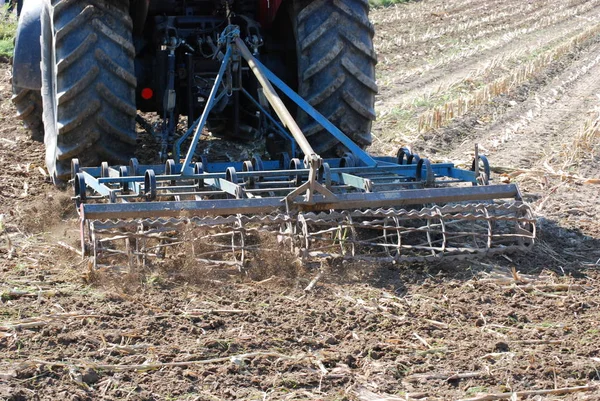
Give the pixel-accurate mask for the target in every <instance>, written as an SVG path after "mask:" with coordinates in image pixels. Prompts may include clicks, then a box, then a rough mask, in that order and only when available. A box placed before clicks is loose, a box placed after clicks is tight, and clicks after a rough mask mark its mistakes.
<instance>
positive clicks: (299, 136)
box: [234, 38, 316, 156]
mask: <svg viewBox="0 0 600 401" xmlns="http://www.w3.org/2000/svg"><path fill="white" fill-rule="evenodd" d="M234 42H235V44H236V46H237V48H238V50H239V51H240V54H241V55H242V57H244V59H245V60H246V62H247V63H248V65H249V66H250V69H251V70H252V72H253V73H254V75H255V76H256V79H257V80H258V82H259V83H260V85H261V86H262V87H263V91H264V93H265V96H266V98H267V100H268V101H269V103H270V104H271V107H273V110H275V113H277V116H279V119H280V120H281V121H282V122H283V125H284V126H286V127H287V129H289V130H290V133H291V134H292V136H293V137H294V139H295V140H296V143H298V146H299V147H300V149H301V150H302V152H303V153H304V155H305V156H311V155H316V153H315V151H314V150H313V148H312V146H311V145H310V143H309V142H308V139H306V137H305V136H304V134H303V133H302V130H301V129H300V127H298V124H296V121H295V120H294V117H292V115H291V114H290V112H289V111H288V109H287V108H286V107H285V105H284V104H283V100H281V98H280V97H279V95H278V94H277V92H275V89H274V88H273V86H272V85H271V82H269V80H268V79H267V78H266V77H265V75H264V74H263V71H262V70H261V68H260V67H259V66H258V64H257V60H256V59H255V58H254V56H253V55H252V53H251V52H250V50H248V48H247V47H246V44H245V43H244V41H243V40H241V39H240V38H235V40H234Z"/></svg>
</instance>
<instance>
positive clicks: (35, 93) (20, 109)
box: [11, 86, 44, 142]
mask: <svg viewBox="0 0 600 401" xmlns="http://www.w3.org/2000/svg"><path fill="white" fill-rule="evenodd" d="M12 90H13V96H12V99H11V100H12V102H13V104H14V105H15V108H16V109H17V118H18V119H19V120H22V121H23V126H24V127H25V129H26V130H28V131H29V134H30V136H31V139H32V140H34V141H36V142H44V123H43V122H42V95H41V94H40V91H39V90H34V89H26V88H19V87H18V86H13V88H12Z"/></svg>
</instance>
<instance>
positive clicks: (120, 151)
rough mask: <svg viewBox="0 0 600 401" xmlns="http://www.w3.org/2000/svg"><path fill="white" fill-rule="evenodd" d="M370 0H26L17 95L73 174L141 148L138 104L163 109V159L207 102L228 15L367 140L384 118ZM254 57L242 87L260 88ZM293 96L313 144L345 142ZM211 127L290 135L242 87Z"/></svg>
mask: <svg viewBox="0 0 600 401" xmlns="http://www.w3.org/2000/svg"><path fill="white" fill-rule="evenodd" d="M368 11H369V4H368V2H367V1H366V0H344V1H341V0H316V1H312V0H160V1H159V0H44V1H33V0H28V1H26V2H25V5H24V8H23V11H22V13H21V17H20V19H19V25H18V32H17V38H16V49H15V55H14V64H13V102H14V104H15V106H16V109H17V113H18V116H19V118H21V119H22V120H23V121H24V125H25V127H26V128H27V129H29V130H30V132H31V136H32V138H33V139H36V140H39V141H43V142H44V144H45V148H46V165H47V167H48V170H49V172H50V174H51V175H52V176H53V177H54V178H55V180H65V179H67V178H68V177H69V174H70V172H71V169H70V164H71V159H73V158H78V159H79V161H80V163H81V165H82V166H94V165H99V164H100V162H102V161H107V162H108V163H109V164H111V165H116V164H124V163H126V162H127V161H128V160H129V158H130V157H132V156H133V155H134V151H135V148H136V144H137V142H136V119H137V121H138V122H140V123H142V126H145V127H148V124H143V122H144V121H143V118H142V117H141V115H140V114H138V113H139V112H144V113H149V112H150V113H152V112H154V113H157V114H158V115H159V116H160V117H161V118H162V124H160V126H158V127H156V129H155V131H157V132H153V133H154V135H156V136H157V137H158V138H159V139H160V142H161V143H162V146H161V150H160V153H161V157H162V158H163V159H166V158H167V157H168V154H169V150H168V149H169V146H170V145H171V144H172V142H173V138H174V136H175V134H176V130H177V124H178V121H179V117H180V116H187V121H188V126H191V125H192V123H193V121H194V120H195V119H196V118H197V117H198V116H199V115H200V114H201V113H202V111H203V110H204V108H205V106H206V100H207V98H208V95H209V92H210V89H211V87H212V86H213V83H214V80H215V77H216V74H217V71H218V69H219V65H220V61H221V59H222V57H223V53H222V52H221V51H220V50H219V48H218V41H219V35H220V33H221V32H222V31H223V29H224V28H225V27H226V26H227V25H230V24H235V25H236V26H239V28H240V37H241V39H242V40H243V41H244V42H245V43H246V44H247V45H248V47H249V48H250V49H251V51H252V53H253V54H254V56H255V57H257V59H259V60H261V61H262V62H263V64H264V65H266V66H267V67H268V68H270V69H271V70H272V71H274V72H275V73H276V74H277V75H278V76H279V77H281V78H282V79H283V80H284V81H285V82H286V84H288V85H289V86H290V87H291V88H292V89H293V90H294V91H296V92H298V93H299V94H300V96H302V97H303V98H305V99H307V100H308V101H309V103H310V104H311V105H312V106H314V107H315V108H316V109H317V110H318V111H319V112H320V113H321V114H323V115H324V116H325V117H326V118H327V119H329V120H330V121H331V122H332V123H334V124H335V125H336V126H337V127H338V128H340V129H341V130H342V131H343V132H344V133H345V134H346V135H347V136H349V137H350V138H351V139H352V140H353V141H354V142H355V143H356V144H358V145H359V146H360V147H361V148H365V147H366V146H368V145H369V144H370V143H371V134H370V129H371V123H372V121H373V120H374V119H375V112H374V98H375V94H376V92H377V84H376V83H375V64H376V55H375V52H374V50H373V41H372V39H373V34H374V30H373V26H372V24H371V23H370V22H369V19H368ZM250 75H251V74H250V73H249V71H248V69H247V68H246V69H240V71H239V72H238V73H236V74H233V76H232V78H231V79H232V80H233V81H235V82H233V86H234V87H238V86H239V87H243V89H244V90H245V91H248V92H250V93H252V94H255V95H256V92H257V91H258V90H259V89H258V87H257V84H256V81H255V80H254V79H252V77H251V76H250ZM288 105H289V107H290V109H291V111H292V114H294V117H295V119H296V121H297V122H298V124H299V126H300V128H301V129H302V130H303V132H304V133H305V135H306V136H307V138H308V140H309V142H310V143H311V145H312V146H313V147H314V149H315V151H316V152H317V153H319V154H321V155H323V156H339V155H342V154H343V153H344V152H345V150H346V149H345V147H344V146H343V145H341V144H340V142H339V141H337V140H335V139H332V138H330V137H329V136H328V135H327V134H326V133H325V132H324V129H323V128H322V127H321V126H320V125H318V124H315V123H314V122H313V121H312V119H311V118H310V117H309V116H308V115H307V114H306V113H304V112H302V111H300V110H298V109H297V108H296V107H294V106H293V105H292V104H289V103H288ZM207 128H208V130H210V131H211V132H212V133H214V134H215V135H222V136H226V137H230V138H233V139H236V140H242V141H244V140H245V141H256V140H263V139H264V140H265V141H266V149H268V150H269V153H270V154H271V155H272V156H273V157H276V156H277V154H279V153H281V152H282V151H284V150H285V144H284V143H283V142H282V141H281V140H280V138H279V136H278V135H275V134H274V133H273V129H272V127H271V126H270V124H269V122H268V121H265V120H264V119H263V118H261V115H260V112H259V110H258V109H257V106H256V105H255V104H253V103H251V102H249V101H247V100H246V99H245V98H243V97H241V96H240V91H239V90H235V91H232V93H230V94H228V96H224V97H223V98H221V99H220V100H219V102H218V104H217V105H216V106H215V107H214V108H213V109H212V111H211V114H210V116H209V119H208V123H207Z"/></svg>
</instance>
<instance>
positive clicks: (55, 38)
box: [41, 0, 137, 181]
mask: <svg viewBox="0 0 600 401" xmlns="http://www.w3.org/2000/svg"><path fill="white" fill-rule="evenodd" d="M132 28H133V24H132V22H131V18H130V16H129V0H83V1H69V0H45V4H44V10H43V12H42V38H41V40H42V99H43V105H44V115H43V117H44V118H43V120H44V128H45V131H46V136H45V145H46V165H47V166H48V170H49V171H50V174H51V175H52V176H53V177H54V179H55V180H58V181H60V180H64V179H66V178H68V177H69V174H70V163H71V159H72V158H75V157H76V158H78V159H79V161H80V164H81V166H94V165H95V166H99V165H100V163H101V162H102V161H107V162H109V164H124V163H125V162H127V160H128V159H129V158H130V157H131V156H133V154H134V150H135V145H136V134H135V116H136V113H137V110H136V106H135V87H136V78H135V71H134V58H135V48H134V46H133V44H132Z"/></svg>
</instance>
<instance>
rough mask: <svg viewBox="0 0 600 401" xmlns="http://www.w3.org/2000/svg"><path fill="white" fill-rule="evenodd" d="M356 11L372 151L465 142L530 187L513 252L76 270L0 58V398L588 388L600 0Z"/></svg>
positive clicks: (598, 290)
mask: <svg viewBox="0 0 600 401" xmlns="http://www.w3.org/2000/svg"><path fill="white" fill-rule="evenodd" d="M371 18H372V20H373V22H374V24H375V27H376V31H377V36H376V49H377V52H378V55H379V66H378V67H379V68H378V83H379V87H380V94H379V96H378V99H377V109H378V121H377V122H376V124H375V127H374V135H375V136H376V140H375V142H374V145H373V150H374V151H377V152H382V153H387V154H390V153H392V152H394V151H395V150H396V149H397V148H398V147H399V146H400V145H403V144H409V145H410V146H412V148H413V150H415V151H418V152H419V153H420V154H422V155H427V156H429V157H430V158H431V159H433V160H440V161H441V160H452V161H455V162H457V163H459V164H467V163H468V160H469V159H470V158H471V157H472V155H473V144H474V143H476V142H477V143H479V144H480V149H481V150H482V151H483V152H484V153H485V154H487V155H488V157H489V159H490V160H491V163H492V165H493V166H494V171H495V173H496V174H495V178H496V179H497V180H504V181H508V180H512V181H513V182H517V183H518V184H519V185H520V187H521V189H522V191H523V195H524V197H525V198H526V199H527V200H528V201H529V202H530V203H531V205H532V208H533V209H534V211H535V213H536V217H537V219H538V223H539V224H538V225H539V240H538V242H537V245H536V247H535V250H534V251H533V252H531V253H529V254H526V255H509V256H507V257H497V258H493V259H485V260H480V261H472V262H468V263H467V262H461V263H450V262H440V263H435V264H426V265H423V264H412V265H400V266H387V265H382V266H374V265H370V266H364V265H363V266H346V267H343V268H336V269H333V268H332V269H330V270H327V271H326V274H325V276H324V277H322V279H321V281H319V283H318V284H317V286H316V287H315V288H314V289H313V290H312V291H310V292H304V290H303V289H304V288H305V287H306V285H307V284H308V283H309V282H310V280H312V278H313V277H314V276H315V274H316V273H315V272H314V271H304V270H302V269H299V268H296V267H294V265H293V263H292V262H291V261H287V260H283V261H281V260H273V261H268V263H266V264H265V266H263V267H262V268H261V269H259V270H255V271H253V272H252V274H251V277H241V276H233V277H231V278H229V279H225V280H223V279H219V280H217V279H215V276H214V275H212V274H211V272H210V271H209V270H208V269H207V268H206V267H204V266H202V265H196V264H194V263H193V262H189V263H186V264H185V265H184V266H179V265H178V266H171V267H170V268H169V269H166V268H165V269H156V270H153V271H138V272H131V273H129V274H126V275H124V276H120V277H112V276H111V275H109V274H105V273H94V272H91V271H90V270H89V268H88V263H87V262H86V261H81V260H80V258H79V257H78V256H77V255H76V254H75V253H74V252H72V251H71V250H69V249H68V248H67V247H64V246H62V245H60V244H59V242H61V243H63V244H65V243H66V244H67V245H68V244H75V243H76V238H77V232H78V226H77V219H76V216H75V212H74V210H73V208H72V206H71V203H70V200H69V192H68V191H67V192H63V191H60V190H57V189H55V188H53V187H52V186H51V185H50V184H49V182H48V179H47V177H46V173H45V171H44V169H43V159H44V157H43V148H42V146H41V145H40V144H37V143H34V142H31V141H30V140H29V139H28V135H27V133H26V132H25V131H24V130H23V129H22V128H21V127H20V124H19V121H16V119H15V117H14V115H15V112H14V110H13V109H12V105H11V103H10V68H9V66H8V65H7V64H0V165H1V166H3V167H2V168H1V170H0V177H1V178H0V213H1V214H2V220H1V223H0V224H1V226H0V278H1V279H0V292H1V294H2V295H1V301H0V355H1V357H0V399H6V400H13V401H16V400H56V399H64V400H99V399H106V400H116V399H119V400H187V401H192V400H230V399H240V400H331V401H333V400H361V401H371V400H410V399H426V400H449V399H472V400H491V399H509V398H510V399H515V400H516V399H522V398H524V397H526V396H527V395H531V397H532V399H539V400H541V399H544V400H553V399H556V400H566V399H568V400H597V399H599V398H600V387H599V386H600V373H599V372H600V347H599V345H598V344H600V283H599V281H598V280H600V269H599V268H600V222H599V216H600V195H599V194H600V186H598V185H597V184H598V180H599V179H600V134H599V130H600V129H599V127H598V124H599V121H600V107H599V106H600V0H566V1H562V2H555V1H552V0H537V1H528V2H524V1H521V0H502V1H500V0H457V1H453V2H446V1H443V0H425V1H421V2H414V3H408V4H402V5H396V6H392V7H389V8H381V9H376V10H374V11H373V12H372V14H371ZM565 388H567V389H571V390H569V391H572V392H569V393H568V392H567V390H563V389H565ZM541 390H545V391H546V392H540V391H541ZM511 392H515V393H514V395H512V396H511ZM528 392H529V393H528ZM536 392H537V393H536ZM497 393H502V394H503V395H497V396H492V395H491V394H497ZM536 394H537V395H536ZM486 395H488V396H486ZM511 397H512V398H511Z"/></svg>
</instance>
